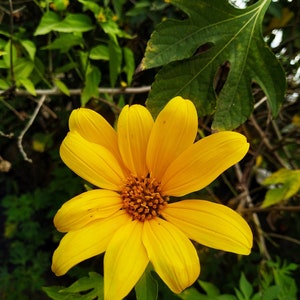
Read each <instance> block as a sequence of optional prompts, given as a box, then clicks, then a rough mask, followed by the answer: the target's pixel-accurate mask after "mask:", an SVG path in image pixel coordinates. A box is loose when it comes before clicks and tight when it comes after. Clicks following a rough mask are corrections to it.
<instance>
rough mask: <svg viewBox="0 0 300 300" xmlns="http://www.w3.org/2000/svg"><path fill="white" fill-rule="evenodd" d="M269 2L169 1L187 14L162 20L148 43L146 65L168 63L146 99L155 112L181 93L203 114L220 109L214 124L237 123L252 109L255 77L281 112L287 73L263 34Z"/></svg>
mask: <svg viewBox="0 0 300 300" xmlns="http://www.w3.org/2000/svg"><path fill="white" fill-rule="evenodd" d="M270 1H271V0H260V1H258V2H256V3H255V4H253V5H251V6H249V7H248V8H246V9H237V8H234V7H233V6H231V5H230V4H229V3H228V2H227V1H218V0H211V1H204V0H190V1H184V0H170V1H169V2H171V3H172V4H174V5H175V6H177V7H178V8H180V9H182V10H183V11H184V12H185V13H186V14H187V15H188V18H186V19H185V20H183V21H179V20H167V21H165V22H163V23H161V24H160V25H159V26H157V28H156V31H154V33H153V34H152V37H151V39H150V41H149V42H148V45H147V49H146V54H145V57H144V59H143V61H142V64H141V67H142V69H148V68H153V67H158V66H164V67H163V68H162V69H161V71H159V72H158V74H157V76H156V79H155V81H154V83H153V85H152V90H151V92H150V94H149V98H148V100H147V105H148V107H149V109H150V110H151V112H152V113H153V115H157V113H158V112H159V111H160V110H161V108H162V107H163V106H164V105H165V104H166V103H167V101H169V100H170V99H171V98H172V97H174V96H176V95H181V96H182V97H184V98H189V99H191V100H192V101H193V102H194V103H195V105H196V107H197V110H198V113H199V115H201V116H203V115H209V114H213V113H214V114H215V115H214V121H213V124H212V127H213V128H215V129H219V130H222V129H233V128H236V127H237V126H238V125H240V124H241V123H243V122H244V121H245V120H246V119H247V117H248V116H249V115H250V114H251V112H252V110H253V102H254V99H253V97H252V90H251V84H252V82H253V81H254V82H256V83H257V84H259V85H260V87H261V88H262V89H263V91H264V93H265V94H266V96H267V99H268V102H269V105H270V107H271V110H272V113H273V115H276V114H277V113H278V111H279V108H280V104H281V102H282V100H283V96H284V92H285V74H284V72H283V69H282V67H281V65H280V64H279V62H278V61H277V59H276V57H275V55H274V54H273V53H272V52H271V50H270V49H269V48H268V47H267V46H266V44H265V42H264V39H263V36H262V30H261V24H262V21H263V17H264V14H265V12H266V10H267V8H268V6H269V3H270ZM174 33H176V34H174Z"/></svg>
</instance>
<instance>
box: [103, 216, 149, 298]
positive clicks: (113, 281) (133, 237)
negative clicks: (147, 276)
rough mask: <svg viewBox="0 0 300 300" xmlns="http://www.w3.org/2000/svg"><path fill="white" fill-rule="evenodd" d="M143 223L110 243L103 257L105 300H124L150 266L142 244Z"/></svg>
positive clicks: (130, 224) (133, 225)
mask: <svg viewBox="0 0 300 300" xmlns="http://www.w3.org/2000/svg"><path fill="white" fill-rule="evenodd" d="M142 230H143V223H142V222H139V221H130V222H128V223H127V224H126V225H125V226H123V227H122V228H120V230H119V231H117V232H116V233H115V235H114V237H113V238H112V240H111V241H110V242H109V245H108V247H107V250H106V253H105V256H104V299H105V300H120V299H123V298H124V297H125V296H126V295H127V294H128V293H129V292H130V290H131V289H132V288H133V287H134V285H135V284H136V283H137V281H138V280H139V279H140V277H141V276H142V274H143V273H144V271H145V269H146V266H147V264H148V262H149V259H148V256H147V253H146V250H145V247H144V245H143V244H142Z"/></svg>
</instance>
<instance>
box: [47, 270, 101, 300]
mask: <svg viewBox="0 0 300 300" xmlns="http://www.w3.org/2000/svg"><path fill="white" fill-rule="evenodd" d="M43 290H44V291H45V292H46V294H47V295H48V296H49V297H50V298H51V299H54V300H93V299H98V300H102V299H103V297H104V290H103V277H102V276H101V275H99V274H98V273H95V272H90V273H89V276H88V277H83V278H80V279H79V280H77V281H76V282H74V283H73V284H72V285H71V286H69V287H67V288H64V287H60V286H53V287H43Z"/></svg>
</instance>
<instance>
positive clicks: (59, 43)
mask: <svg viewBox="0 0 300 300" xmlns="http://www.w3.org/2000/svg"><path fill="white" fill-rule="evenodd" d="M83 43H84V40H83V38H82V36H80V35H74V34H73V33H65V34H63V33H62V34H61V35H60V36H59V37H58V38H56V39H55V40H54V41H53V42H52V43H50V44H49V45H47V46H45V47H42V48H41V49H43V50H49V49H57V50H60V51H61V52H62V53H65V52H68V51H69V50H70V48H72V47H74V46H78V45H82V44H83Z"/></svg>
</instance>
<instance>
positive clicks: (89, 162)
mask: <svg viewBox="0 0 300 300" xmlns="http://www.w3.org/2000/svg"><path fill="white" fill-rule="evenodd" d="M60 156H61V158H62V160H63V161H64V163H65V164H66V165H67V166H68V167H69V168H70V169H71V170H72V171H74V172H75V173H76V174H77V175H79V176H80V177H82V178H83V179H85V180H87V181H88V182H90V183H92V184H94V185H96V186H98V187H101V188H105V189H111V190H120V186H121V185H122V184H123V180H124V179H125V178H126V177H127V174H126V170H124V168H122V167H121V166H120V164H119V162H118V160H117V159H116V158H115V157H114V156H113V154H112V153H111V152H110V151H109V150H108V149H107V148H104V147H103V146H100V145H98V144H94V143H91V142H88V141H87V140H85V139H84V138H83V137H82V136H81V135H80V134H79V133H78V132H77V131H70V132H69V133H68V134H67V136H66V137H65V139H64V140H63V142H62V144H61V147H60Z"/></svg>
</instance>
